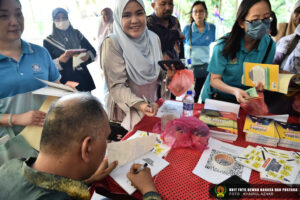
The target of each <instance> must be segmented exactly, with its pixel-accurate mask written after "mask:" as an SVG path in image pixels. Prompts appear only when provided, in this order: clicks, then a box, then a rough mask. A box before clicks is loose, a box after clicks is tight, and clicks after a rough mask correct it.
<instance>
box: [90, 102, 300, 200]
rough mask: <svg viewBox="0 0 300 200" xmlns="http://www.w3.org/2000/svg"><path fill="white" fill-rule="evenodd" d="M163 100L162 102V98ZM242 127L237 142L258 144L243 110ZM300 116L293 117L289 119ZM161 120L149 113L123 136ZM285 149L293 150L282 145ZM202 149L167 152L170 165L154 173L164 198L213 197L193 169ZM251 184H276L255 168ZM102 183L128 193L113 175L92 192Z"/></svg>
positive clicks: (197, 112)
mask: <svg viewBox="0 0 300 200" xmlns="http://www.w3.org/2000/svg"><path fill="white" fill-rule="evenodd" d="M159 103H160V104H161V103H162V102H159ZM202 108H203V105H200V104H195V106H194V115H195V116H197V117H198V116H199V115H200V112H201V110H202ZM239 117H240V118H239V120H238V130H239V135H238V138H237V140H236V141H235V142H234V143H233V144H234V145H237V146H241V147H247V146H248V145H250V144H251V145H252V146H256V145H257V144H255V143H248V142H246V141H245V134H244V133H243V131H242V130H243V127H244V122H245V117H246V113H245V112H244V111H243V110H241V111H240V113H239ZM295 120H298V119H293V118H290V119H289V121H294V122H295ZM159 121H160V118H156V117H147V116H145V117H144V118H143V119H142V120H141V121H140V122H139V123H138V124H137V125H136V126H135V127H134V129H133V130H132V131H131V132H129V133H128V134H127V135H126V136H125V137H124V138H123V139H124V140H126V139H127V138H129V137H130V136H132V135H133V134H134V133H135V132H136V131H137V130H143V131H149V132H151V131H152V128H153V126H154V125H155V124H156V123H157V122H159ZM279 148H280V149H284V150H291V149H287V148H281V147H279ZM201 154H202V152H197V151H194V150H190V149H172V150H170V152H169V153H168V155H167V156H166V158H165V159H166V160H167V161H168V162H169V163H170V165H169V166H168V167H166V168H165V169H164V170H162V171H161V172H160V173H159V174H158V175H157V176H156V177H154V182H155V186H156V188H157V191H158V193H159V194H160V195H161V197H162V199H172V200H173V199H174V200H175V199H198V200H204V199H211V197H210V196H209V188H210V184H209V183H208V182H207V181H205V180H203V179H202V178H200V177H198V176H196V175H194V174H193V173H192V171H193V170H194V168H195V166H196V165H197V163H198V161H199V159H200V157H201ZM249 182H250V184H272V183H271V182H269V181H264V180H261V179H260V177H259V173H258V172H256V171H253V170H252V173H251V177H250V181H249ZM97 187H99V188H100V187H102V188H105V189H106V190H109V191H110V192H113V193H118V194H126V193H125V191H124V190H123V189H121V188H120V187H119V186H118V185H117V184H116V183H115V182H114V180H112V179H111V178H110V177H109V178H107V179H106V180H105V181H102V182H99V183H97V184H95V185H94V186H93V187H92V188H91V190H90V192H91V193H92V192H93V191H94V189H95V188H97ZM132 196H133V197H135V198H137V199H141V198H142V196H141V194H140V193H139V192H135V193H134V194H133V195H132ZM286 198H287V199H299V197H298V198H297V197H296V196H295V194H294V195H290V196H289V194H288V193H287V196H286Z"/></svg>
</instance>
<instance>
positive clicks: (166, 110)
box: [156, 100, 183, 117]
mask: <svg viewBox="0 0 300 200" xmlns="http://www.w3.org/2000/svg"><path fill="white" fill-rule="evenodd" d="M182 109H183V103H182V102H178V101H170V100H166V101H165V102H164V103H163V105H161V106H160V108H159V109H158V111H157V114H156V117H162V116H163V115H167V114H176V115H178V114H180V116H181V114H182Z"/></svg>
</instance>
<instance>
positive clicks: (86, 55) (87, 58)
mask: <svg viewBox="0 0 300 200" xmlns="http://www.w3.org/2000/svg"><path fill="white" fill-rule="evenodd" d="M89 58H90V54H88V53H85V55H84V56H82V57H80V59H81V60H82V61H84V62H86V61H88V60H89Z"/></svg>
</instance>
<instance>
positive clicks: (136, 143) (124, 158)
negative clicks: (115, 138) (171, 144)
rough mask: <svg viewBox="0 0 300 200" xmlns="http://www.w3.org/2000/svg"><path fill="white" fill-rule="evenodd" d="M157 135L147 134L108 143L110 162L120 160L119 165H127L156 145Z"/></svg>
mask: <svg viewBox="0 0 300 200" xmlns="http://www.w3.org/2000/svg"><path fill="white" fill-rule="evenodd" d="M155 141H156V136H155V135H151V136H146V137H140V138H135V139H132V140H125V141H121V142H112V143H109V144H108V145H107V155H108V164H109V165H110V164H111V163H112V162H114V161H115V160H117V161H118V167H120V166H122V165H125V164H127V163H129V162H132V161H133V160H135V159H137V158H139V157H141V156H143V155H145V154H146V153H148V152H149V151H151V150H152V149H153V147H154V144H155Z"/></svg>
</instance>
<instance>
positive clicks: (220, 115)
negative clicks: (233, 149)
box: [199, 109, 238, 142]
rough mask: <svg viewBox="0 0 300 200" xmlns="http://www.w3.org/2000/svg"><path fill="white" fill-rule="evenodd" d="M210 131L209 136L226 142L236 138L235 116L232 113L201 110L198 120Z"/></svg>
mask: <svg viewBox="0 0 300 200" xmlns="http://www.w3.org/2000/svg"><path fill="white" fill-rule="evenodd" d="M199 119H200V120H201V121H203V122H204V123H206V124H207V125H208V127H209V129H210V131H209V132H210V136H211V137H214V138H216V139H219V140H224V141H228V142H233V141H236V139H237V136H238V129H237V114H236V113H233V112H226V111H217V110H210V109H203V110H202V112H201V115H200V118H199Z"/></svg>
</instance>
